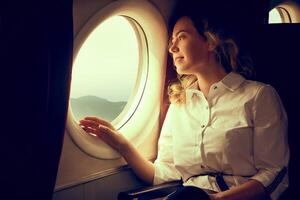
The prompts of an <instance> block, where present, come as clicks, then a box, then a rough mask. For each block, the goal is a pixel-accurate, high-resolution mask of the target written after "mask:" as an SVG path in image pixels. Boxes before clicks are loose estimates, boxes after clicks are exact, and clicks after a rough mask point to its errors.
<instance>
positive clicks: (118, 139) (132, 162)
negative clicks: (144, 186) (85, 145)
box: [80, 117, 154, 184]
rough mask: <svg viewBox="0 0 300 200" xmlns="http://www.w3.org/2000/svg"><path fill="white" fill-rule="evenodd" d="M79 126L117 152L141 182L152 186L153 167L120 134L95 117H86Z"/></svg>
mask: <svg viewBox="0 0 300 200" xmlns="http://www.w3.org/2000/svg"><path fill="white" fill-rule="evenodd" d="M80 126H81V127H82V128H83V129H84V130H85V131H86V132H87V133H92V134H94V135H97V136H98V137H99V138H100V139H102V140H103V141H104V142H105V143H107V144H108V145H110V146H111V147H112V148H114V149H115V150H116V151H118V152H119V153H120V154H121V155H122V156H123V157H124V159H125V160H126V161H127V163H128V165H129V166H130V167H131V168H132V169H133V171H134V172H135V173H136V174H137V176H138V177H140V178H141V179H142V180H143V181H145V182H147V183H149V184H152V183H153V177H154V166H153V164H152V163H151V162H150V161H148V160H146V159H145V158H144V157H143V156H142V155H141V154H140V153H139V152H138V151H137V149H136V148H135V146H133V145H132V144H131V143H130V142H129V141H128V140H127V139H126V138H125V137H124V136H123V135H122V134H120V133H119V132H118V131H116V130H115V129H114V128H113V126H112V125H111V124H110V123H109V122H106V121H104V120H102V119H99V118H96V117H86V118H84V119H83V120H80Z"/></svg>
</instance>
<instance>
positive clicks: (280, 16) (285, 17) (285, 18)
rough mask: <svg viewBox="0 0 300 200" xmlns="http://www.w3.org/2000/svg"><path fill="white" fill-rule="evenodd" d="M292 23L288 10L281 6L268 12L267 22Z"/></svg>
mask: <svg viewBox="0 0 300 200" xmlns="http://www.w3.org/2000/svg"><path fill="white" fill-rule="evenodd" d="M278 23H292V20H291V17H290V14H289V12H288V11H287V10H286V9H285V8H283V7H276V8H273V9H272V10H271V11H270V12H269V24H278Z"/></svg>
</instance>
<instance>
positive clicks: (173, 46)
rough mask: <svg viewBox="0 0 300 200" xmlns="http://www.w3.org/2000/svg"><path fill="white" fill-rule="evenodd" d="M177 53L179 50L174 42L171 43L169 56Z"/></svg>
mask: <svg viewBox="0 0 300 200" xmlns="http://www.w3.org/2000/svg"><path fill="white" fill-rule="evenodd" d="M178 51H179V48H178V46H177V44H176V42H174V43H172V44H171V45H170V47H169V52H170V53H171V54H173V53H176V52H178Z"/></svg>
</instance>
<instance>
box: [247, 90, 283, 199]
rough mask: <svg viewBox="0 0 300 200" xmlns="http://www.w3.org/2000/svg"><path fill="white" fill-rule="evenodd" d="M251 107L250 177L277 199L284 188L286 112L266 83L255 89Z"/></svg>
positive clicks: (276, 95)
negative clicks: (252, 137) (252, 130)
mask: <svg viewBox="0 0 300 200" xmlns="http://www.w3.org/2000/svg"><path fill="white" fill-rule="evenodd" d="M253 108H254V110H253V113H254V119H253V120H254V140H253V142H254V149H253V151H254V152H253V155H254V163H255V166H256V168H257V170H258V173H257V174H256V175H254V176H253V177H251V179H254V180H257V181H259V182H260V183H262V184H263V185H264V187H265V189H266V191H267V192H268V193H269V195H270V197H271V199H278V198H279V196H280V194H281V193H282V192H283V191H284V190H285V189H286V188H287V187H288V176H287V165H288V162H289V147H288V140H287V115H286V112H285V110H284V107H283V105H282V103H281V100H280V97H279V95H278V94H277V92H276V91H275V89H274V88H273V87H272V86H270V85H264V86H262V87H261V88H260V89H259V90H258V92H257V95H256V98H255V100H254V107H253Z"/></svg>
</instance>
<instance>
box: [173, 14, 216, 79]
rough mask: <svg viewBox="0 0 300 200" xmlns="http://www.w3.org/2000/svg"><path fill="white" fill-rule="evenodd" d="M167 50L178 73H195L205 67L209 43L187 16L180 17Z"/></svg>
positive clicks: (209, 53)
mask: <svg viewBox="0 0 300 200" xmlns="http://www.w3.org/2000/svg"><path fill="white" fill-rule="evenodd" d="M169 52H170V53H171V54H172V57H173V62H174V65H175V66H176V70H177V73H179V74H195V73H199V72H201V71H203V70H206V69H207V64H208V62H209V59H210V56H211V55H212V54H213V51H212V50H209V44H208V42H207V41H206V39H205V38H204V37H203V36H201V35H200V34H199V33H198V31H197V29H196V28H195V27H194V25H193V22H192V20H191V19H190V18H188V17H182V18H180V19H179V20H178V21H177V22H176V24H175V26H174V29H173V33H172V38H171V43H170V48H169Z"/></svg>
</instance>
